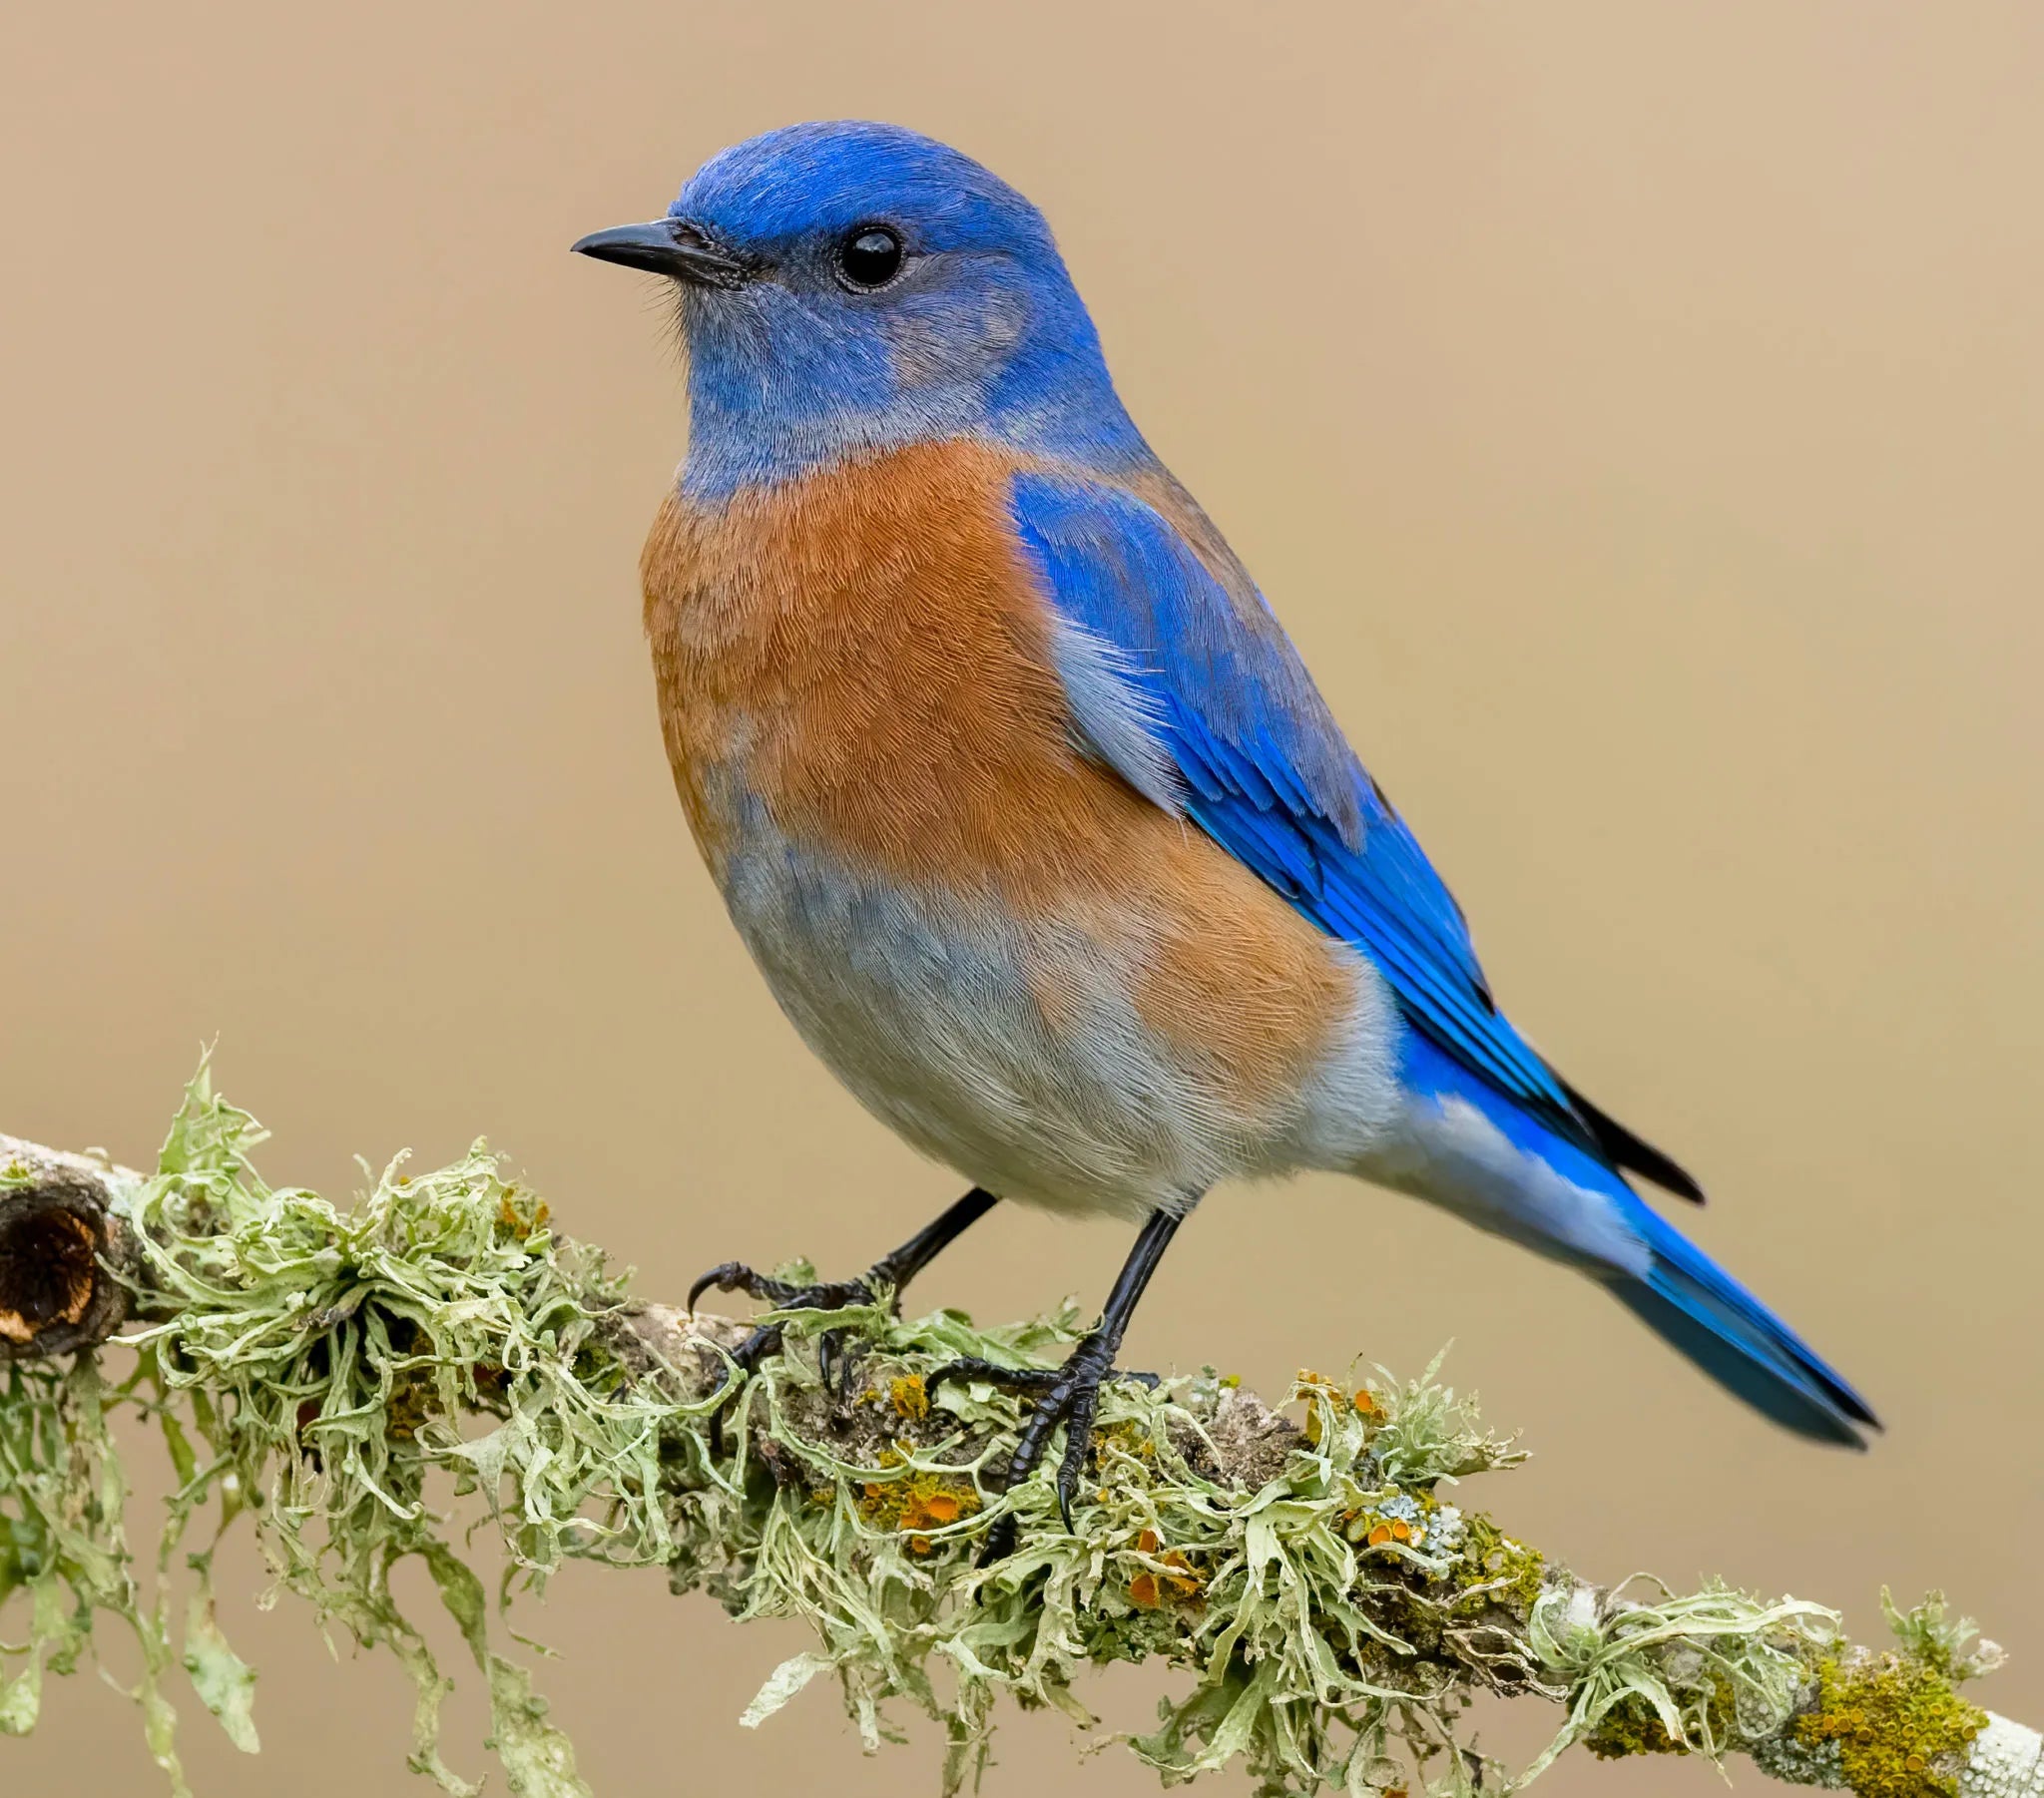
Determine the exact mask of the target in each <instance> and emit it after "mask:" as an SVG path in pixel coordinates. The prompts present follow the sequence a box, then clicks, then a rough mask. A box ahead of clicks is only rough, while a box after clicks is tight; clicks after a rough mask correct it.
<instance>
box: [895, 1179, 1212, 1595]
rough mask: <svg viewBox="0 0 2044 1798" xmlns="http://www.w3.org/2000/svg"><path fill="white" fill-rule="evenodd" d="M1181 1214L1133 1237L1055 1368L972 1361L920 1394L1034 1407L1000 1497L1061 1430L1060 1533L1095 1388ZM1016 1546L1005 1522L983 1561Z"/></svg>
mask: <svg viewBox="0 0 2044 1798" xmlns="http://www.w3.org/2000/svg"><path fill="white" fill-rule="evenodd" d="M1184 1218H1185V1213H1184V1212H1182V1211H1164V1210H1160V1211H1152V1212H1151V1213H1150V1216H1149V1218H1148V1220H1147V1221H1146V1222H1145V1223H1144V1225H1143V1228H1142V1232H1141V1234H1139V1235H1138V1236H1137V1237H1136V1244H1135V1247H1133V1248H1132V1249H1130V1250H1129V1258H1128V1260H1127V1261H1125V1262H1124V1263H1123V1264H1122V1270H1121V1273H1120V1275H1119V1276H1118V1277H1117V1278H1116V1280H1115V1283H1114V1290H1113V1291H1112V1292H1110V1293H1109V1294H1108V1295H1107V1307H1106V1309H1105V1310H1104V1311H1102V1313H1101V1316H1100V1322H1099V1323H1098V1324H1097V1325H1095V1327H1094V1328H1093V1329H1092V1330H1090V1331H1088V1332H1087V1334H1086V1335H1084V1336H1083V1337H1081V1338H1080V1339H1079V1343H1078V1346H1077V1347H1075V1348H1074V1349H1073V1350H1072V1352H1071V1354H1070V1355H1068V1356H1067V1357H1066V1358H1065V1364H1064V1365H1063V1366H1062V1367H1059V1368H1042V1367H1000V1366H997V1365H996V1364H995V1363H993V1362H991V1361H981V1360H977V1359H973V1360H963V1361H951V1362H947V1363H946V1364H945V1365H944V1366H942V1367H940V1368H938V1369H937V1370H936V1372H934V1373H933V1374H931V1375H930V1376H929V1379H928V1381H927V1382H926V1383H925V1390H926V1391H931V1392H934V1391H935V1390H936V1388H937V1387H938V1385H940V1384H941V1383H942V1382H943V1381H945V1380H984V1381H986V1382H987V1383H988V1384H990V1385H995V1386H1001V1387H1004V1388H1006V1389H1007V1390H1008V1391H1010V1392H1021V1393H1027V1394H1028V1395H1029V1396H1030V1398H1031V1399H1032V1400H1034V1403H1033V1404H1032V1406H1031V1408H1030V1412H1029V1420H1028V1422H1027V1423H1025V1424H1024V1425H1023V1427H1022V1434H1021V1436H1020V1437H1019V1438H1018V1439H1017V1440H1016V1443H1015V1453H1014V1455H1013V1457H1012V1458H1011V1459H1010V1460H1009V1462H1008V1471H1007V1473H1006V1475H1005V1476H1004V1477H1003V1479H1002V1482H1001V1486H1002V1490H1003V1491H1010V1490H1012V1489H1013V1488H1014V1487H1016V1486H1018V1485H1020V1484H1021V1482H1022V1481H1024V1480H1026V1479H1028V1478H1029V1476H1030V1475H1031V1474H1032V1473H1034V1472H1035V1471H1036V1469H1037V1467H1038V1465H1039V1464H1040V1463H1041V1462H1042V1460H1043V1456H1044V1451H1045V1450H1046V1449H1047V1448H1048V1447H1049V1446H1050V1439H1051V1434H1052V1432H1053V1431H1055V1430H1056V1429H1057V1427H1058V1425H1059V1424H1060V1423H1062V1424H1063V1425H1064V1426H1065V1453H1064V1459H1063V1460H1062V1461H1060V1462H1059V1464H1058V1510H1059V1511H1060V1512H1061V1513H1062V1514H1063V1516H1064V1520H1065V1528H1066V1529H1067V1530H1070V1529H1071V1527H1072V1495H1073V1494H1074V1493H1075V1492H1077V1491H1078V1489H1079V1476H1080V1475H1081V1474H1082V1473H1083V1472H1084V1471H1085V1467H1086V1456H1087V1453H1088V1451H1089V1450H1090V1449H1091V1448H1092V1446H1093V1417H1094V1413H1095V1412H1097V1411H1098V1410H1099V1409H1100V1388H1101V1385H1102V1384H1103V1383H1104V1382H1105V1381H1106V1380H1107V1379H1108V1377H1109V1376H1110V1375H1111V1374H1112V1373H1113V1372H1114V1358H1115V1355H1116V1354H1117V1352H1119V1350H1120V1348H1121V1345H1122V1335H1123V1333H1124V1332H1125V1331H1126V1330H1127V1329H1128V1327H1129V1319H1130V1318H1131V1317H1132V1316H1134V1315H1135V1310H1136V1304H1137V1301H1138V1300H1139V1299H1141V1298H1142V1296H1143V1288H1144V1287H1146V1286H1147V1285H1149V1284H1150V1276H1151V1274H1153V1273H1154V1272H1156V1270H1157V1263H1158V1262H1159V1261H1161V1260H1163V1259H1164V1251H1165V1249H1166V1248H1167V1247H1168V1246H1169V1244H1170V1242H1171V1239H1172V1237H1173V1236H1174V1235H1176V1234H1177V1233H1178V1226H1179V1225H1180V1223H1182V1222H1183V1221H1184ZM1014 1544H1015V1520H1014V1518H1013V1516H1012V1515H1011V1516H1008V1517H1004V1518H1002V1519H1001V1521H1000V1522H999V1523H998V1524H996V1525H995V1526H994V1528H993V1530H992V1532H991V1533H990V1534H989V1535H988V1537H987V1547H986V1553H985V1556H984V1559H985V1560H990V1561H991V1560H999V1559H1000V1558H1001V1557H1002V1556H1004V1555H1006V1554H1008V1553H1009V1552H1010V1551H1011V1550H1012V1549H1013V1548H1014Z"/></svg>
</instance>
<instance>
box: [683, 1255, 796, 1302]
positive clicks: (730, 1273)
mask: <svg viewBox="0 0 2044 1798" xmlns="http://www.w3.org/2000/svg"><path fill="white" fill-rule="evenodd" d="M713 1286H715V1287H716V1288H717V1290H718V1291H719V1292H743V1293H744V1294H745V1295H746V1296H747V1297H748V1298H759V1299H766V1300H767V1301H768V1302H769V1303H771V1304H775V1305H785V1304H787V1303H789V1302H790V1301H792V1300H794V1299H796V1298H798V1297H799V1296H800V1295H801V1294H802V1293H803V1292H804V1291H806V1290H812V1289H811V1288H804V1287H800V1286H790V1285H789V1284H788V1283H787V1281H785V1280H776V1279H775V1278H773V1276H772V1275H771V1274H765V1273H759V1272H757V1271H755V1270H754V1269H753V1268H751V1267H749V1266H747V1265H746V1263H745V1262H743V1261H720V1262H718V1264H717V1265H716V1266H715V1267H713V1268H712V1269H711V1270H710V1271H709V1272H708V1273H706V1274H704V1275H703V1276H702V1278H700V1279H699V1280H697V1282H696V1283H695V1285H693V1286H691V1287H690V1288H689V1310H690V1312H691V1314H693V1313H694V1312H695V1309H696V1301H697V1300H698V1299H699V1298H701V1297H702V1296H703V1295H704V1293H706V1292H708V1291H709V1290H710V1288H711V1287H713Z"/></svg>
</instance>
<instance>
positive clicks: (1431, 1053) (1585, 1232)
mask: <svg viewBox="0 0 2044 1798" xmlns="http://www.w3.org/2000/svg"><path fill="white" fill-rule="evenodd" d="M1402 1072H1403V1074H1404V1078H1405V1080H1406V1082H1407V1084H1408V1086H1409V1087H1410V1089H1411V1091H1412V1092H1413V1094H1414V1095H1415V1098H1414V1102H1413V1105H1412V1109H1411V1111H1410V1113H1409V1115H1408V1119H1407V1124H1406V1127H1407V1129H1408V1130H1409V1131H1410V1136H1409V1138H1408V1140H1407V1142H1406V1144H1405V1146H1404V1148H1403V1150H1402V1158H1401V1160H1400V1162H1399V1163H1398V1165H1397V1166H1396V1167H1395V1168H1394V1169H1392V1170H1389V1171H1390V1173H1391V1177H1390V1178H1389V1180H1388V1182H1387V1183H1389V1184H1392V1185H1397V1186H1401V1187H1403V1189H1404V1190H1406V1191H1411V1192H1417V1193H1418V1194H1419V1195H1420V1196H1421V1197H1424V1198H1431V1199H1434V1200H1436V1201H1438V1202H1440V1203H1443V1204H1446V1205H1447V1206H1449V1207H1450V1208H1451V1209H1453V1210H1456V1211H1459V1212H1461V1214H1462V1215H1463V1216H1465V1217H1467V1218H1468V1219H1469V1220H1470V1221H1471V1222H1473V1223H1476V1224H1478V1225H1480V1226H1481V1227H1483V1228H1485V1229H1490V1230H1495V1231H1496V1232H1497V1233H1498V1234H1500V1235H1503V1236H1508V1237H1511V1238H1512V1239H1513V1240H1515V1241H1518V1242H1522V1243H1525V1244H1526V1245H1527V1246H1529V1247H1532V1248H1536V1249H1540V1250H1542V1251H1543V1252H1545V1253H1549V1254H1553V1255H1555V1256H1556V1257H1557V1258H1559V1259H1561V1260H1564V1261H1567V1262H1570V1263H1572V1264H1573V1265H1575V1266H1577V1267H1579V1268H1581V1269H1583V1270H1584V1271H1585V1272H1587V1273H1589V1274H1591V1275H1592V1276H1593V1277H1595V1278H1596V1279H1597V1280H1598V1281H1599V1282H1600V1283H1601V1284H1603V1285H1605V1286H1608V1287H1610V1289H1611V1290H1612V1292H1613V1293H1614V1294H1615V1295H1616V1296H1617V1298H1618V1300H1619V1302H1620V1303H1621V1304H1623V1305H1625V1306H1626V1307H1627V1308H1628V1309H1629V1310H1631V1311H1632V1312H1633V1314H1634V1315H1635V1316H1637V1317H1638V1318H1640V1320H1641V1321H1642V1322H1644V1323H1645V1324H1646V1325H1647V1326H1648V1327H1649V1328H1650V1329H1652V1330H1653V1331H1654V1332H1655V1333H1656V1334H1657V1335H1659V1336H1661V1337H1662V1338H1664V1339H1665V1340H1666V1341H1667V1342H1668V1343H1669V1344H1670V1345H1672V1346H1673V1347H1674V1348H1675V1349H1677V1350H1678V1351H1679V1352H1680V1353H1681V1354H1683V1355H1684V1356H1686V1357H1687V1358H1688V1359H1689V1360H1691V1361H1693V1362H1694V1363H1695V1364H1696V1365H1697V1367H1698V1368H1699V1369H1701V1370H1702V1371H1703V1372H1704V1373H1705V1374H1707V1375H1709V1376H1710V1378H1712V1379H1713V1380H1715V1381H1717V1383H1718V1384H1719V1385H1720V1386H1722V1387H1724V1388H1725V1390H1726V1391H1728V1392H1730V1393H1731V1394H1732V1395H1733V1396H1734V1397H1735V1398H1738V1399H1742V1400H1744V1401H1745V1402H1746V1403H1747V1404H1749V1405H1751V1406H1752V1407H1753V1408H1754V1409H1755V1410H1756V1411H1758V1412H1760V1413H1761V1414H1762V1415H1763V1416H1764V1417H1768V1418H1771V1419H1773V1420H1774V1421H1775V1422H1776V1423H1778V1424H1781V1425H1783V1426H1784V1427H1785V1428H1787V1429H1789V1430H1793V1431H1794V1432H1795V1433H1796V1434H1797V1435H1800V1436H1806V1437H1810V1438H1813V1439H1815V1440H1816V1441H1819V1442H1835V1443H1846V1444H1850V1445H1851V1446H1852V1447H1854V1448H1863V1447H1865V1443H1864V1441H1863V1440H1862V1438H1861V1436H1860V1427H1861V1426H1865V1427H1867V1428H1871V1429H1878V1428H1879V1427H1880V1425H1879V1423H1878V1421H1877V1420H1876V1419H1875V1417H1874V1415H1873V1413H1872V1411H1871V1410H1869V1409H1868V1408H1867V1404H1866V1401H1865V1400H1864V1399H1862V1398H1861V1397H1860V1396H1859V1395H1858V1394H1857V1393H1856V1392H1854V1391H1853V1390H1852V1388H1851V1387H1850V1386H1848V1385H1846V1383H1845V1382H1844V1380H1842V1379H1841V1378H1840V1377H1839V1376H1838V1375H1837V1374H1836V1373H1834V1372H1833V1371H1832V1370H1831V1369H1830V1368H1829V1367H1827V1366H1825V1364H1824V1363H1823V1361H1822V1360H1820V1359H1819V1358H1818V1356H1817V1355H1816V1353H1815V1351H1814V1350H1812V1349H1811V1348H1810V1347H1809V1346H1808V1344H1806V1343H1805V1342H1803V1341H1802V1339H1801V1338H1800V1337H1798V1336H1797V1335H1796V1334H1795V1333H1794V1332H1793V1331H1792V1330H1790V1329H1789V1326H1788V1325H1787V1324H1785V1323H1784V1322H1783V1321H1782V1320H1781V1319H1780V1318H1779V1317H1777V1316H1776V1315H1775V1314H1774V1313H1773V1312H1772V1311H1770V1310H1769V1309H1768V1308H1767V1306H1765V1305H1764V1304H1762V1303H1761V1301H1760V1300H1759V1299H1757V1298H1756V1297H1754V1295H1753V1294H1752V1293H1751V1292H1749V1291H1747V1289H1746V1288H1745V1287H1744V1286H1742V1285H1740V1284H1739V1282H1738V1281H1737V1280H1735V1279H1733V1278H1732V1276H1731V1275H1730V1274H1728V1273H1726V1272H1725V1271H1724V1269H1722V1268H1721V1267H1719V1266H1718V1265H1717V1264H1716V1263H1715V1262H1713V1261H1712V1260H1711V1258H1710V1257H1709V1256H1708V1255H1706V1254H1705V1253H1704V1251H1703V1250H1702V1249H1700V1248H1698V1247H1697V1246H1696V1245H1695V1244H1694V1243H1693V1242H1691V1241H1689V1239H1688V1238H1687V1237H1685V1236H1684V1235H1683V1234H1682V1232H1681V1231H1679V1230H1678V1229H1676V1227H1675V1226H1674V1225H1673V1224H1672V1223H1670V1222H1668V1221H1667V1220H1666V1219H1665V1218H1663V1217H1662V1216H1661V1214H1660V1213H1659V1212H1657V1211H1655V1210H1653V1209H1652V1208H1651V1207H1650V1206H1649V1205H1648V1204H1647V1203H1646V1201H1645V1200H1644V1199H1642V1198H1641V1197H1640V1195H1639V1194H1638V1193H1637V1192H1635V1191H1634V1190H1633V1189H1632V1187H1630V1186H1629V1185H1627V1184H1626V1181H1625V1177H1624V1175H1623V1174H1621V1173H1620V1172H1619V1171H1618V1168H1619V1167H1620V1166H1625V1167H1631V1168H1633V1169H1634V1170H1635V1171H1636V1172H1642V1173H1645V1174H1646V1175H1647V1176H1648V1177H1649V1178H1651V1179H1655V1180H1657V1181H1659V1182H1660V1183H1662V1184H1663V1185H1666V1186H1667V1187H1668V1188H1669V1189H1670V1190H1671V1191H1674V1192H1679V1193H1681V1194H1683V1195H1684V1196H1685V1197H1694V1196H1700V1190H1699V1188H1698V1187H1697V1184H1696V1182H1695V1181H1694V1180H1692V1179H1691V1178H1690V1177H1689V1176H1688V1175H1687V1174H1686V1173H1684V1172H1683V1171H1682V1169H1681V1168H1679V1167H1677V1166H1676V1165H1675V1163H1674V1162H1672V1161H1670V1160H1669V1159H1668V1158H1667V1157H1666V1156H1665V1155H1663V1154H1661V1153H1660V1151H1659V1150H1657V1149H1650V1148H1648V1147H1647V1145H1646V1144H1645V1143H1643V1142H1641V1141H1640V1140H1639V1138H1638V1137H1636V1136H1634V1135H1633V1134H1632V1133H1631V1131H1629V1130H1624V1129H1623V1128H1622V1127H1621V1126H1619V1125H1617V1124H1612V1123H1611V1122H1610V1120H1608V1119H1606V1118H1605V1117H1604V1115H1603V1114H1602V1113H1601V1112H1598V1111H1597V1110H1596V1108H1595V1107H1593V1106H1587V1105H1586V1104H1584V1103H1583V1102H1581V1101H1578V1102H1577V1103H1578V1109H1579V1110H1580V1111H1582V1112H1584V1113H1585V1114H1586V1115H1587V1116H1589V1117H1590V1118H1593V1119H1595V1120H1597V1122H1598V1124H1599V1125H1600V1126H1601V1128H1602V1132H1603V1133H1602V1135H1601V1137H1600V1138H1599V1140H1598V1142H1597V1145H1596V1150H1593V1149H1592V1147H1591V1146H1589V1145H1586V1144H1584V1143H1582V1142H1578V1141H1574V1140H1569V1139H1565V1138H1563V1137H1562V1136H1560V1135H1558V1134H1557V1133H1556V1132H1555V1130H1554V1128H1553V1126H1552V1125H1551V1124H1549V1123H1548V1122H1547V1121H1546V1120H1544V1119H1542V1118H1539V1117H1536V1116H1534V1115H1533V1114H1532V1113H1530V1112H1529V1111H1527V1110H1526V1109H1524V1108H1523V1107H1522V1106H1520V1105H1519V1104H1517V1103H1516V1102H1515V1101H1513V1100H1512V1099H1510V1098H1509V1097H1507V1096H1506V1095H1505V1094H1504V1093H1502V1092H1501V1091H1499V1090H1498V1089H1497V1088H1496V1087H1494V1086H1492V1085H1491V1084H1490V1083H1489V1082H1488V1081H1486V1080H1484V1079H1483V1078H1482V1077H1481V1076H1479V1075H1477V1074H1475V1073H1473V1072H1471V1071H1470V1070H1468V1069H1467V1068H1464V1067H1462V1066H1461V1065H1460V1064H1458V1063H1456V1062H1454V1061H1452V1060H1451V1059H1450V1058H1449V1057H1448V1056H1447V1055H1445V1054H1444V1053H1443V1052H1442V1051H1440V1050H1438V1049H1435V1048H1434V1047H1433V1046H1432V1044H1431V1043H1430V1042H1428V1041H1426V1040H1425V1039H1424V1038H1422V1037H1421V1036H1420V1035H1419V1034H1418V1033H1417V1032H1414V1033H1412V1035H1411V1036H1409V1037H1408V1038H1407V1040H1406V1042H1405V1045H1404V1066H1403V1070H1402ZM1471 1112H1473V1113H1475V1114H1476V1115H1477V1117H1478V1118H1479V1119H1480V1120H1481V1121H1482V1124H1488V1125H1489V1126H1490V1128H1489V1129H1488V1130H1485V1129H1483V1128H1482V1127H1481V1124H1476V1125H1475V1126H1474V1127H1472V1121H1471V1118H1470V1113H1471ZM1600 1151H1601V1152H1600ZM1614 1163H1615V1164H1614ZM1358 1171H1367V1169H1358ZM1643 1251H1644V1252H1643Z"/></svg>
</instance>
